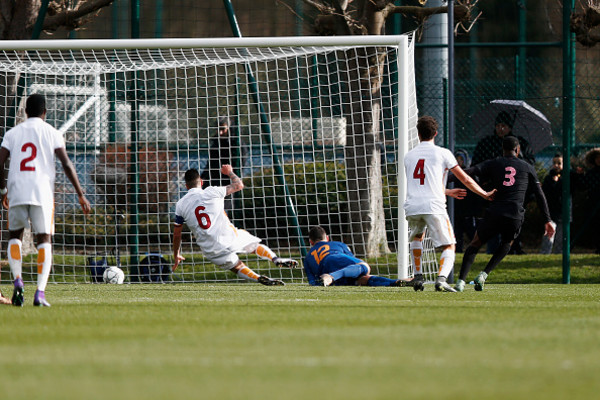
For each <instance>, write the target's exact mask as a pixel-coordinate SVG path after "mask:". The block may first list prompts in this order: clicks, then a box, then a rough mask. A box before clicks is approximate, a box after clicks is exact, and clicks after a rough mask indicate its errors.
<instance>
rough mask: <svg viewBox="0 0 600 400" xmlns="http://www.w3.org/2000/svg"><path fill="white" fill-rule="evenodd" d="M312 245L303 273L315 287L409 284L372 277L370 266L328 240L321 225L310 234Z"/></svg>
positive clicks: (346, 248)
mask: <svg viewBox="0 0 600 400" xmlns="http://www.w3.org/2000/svg"><path fill="white" fill-rule="evenodd" d="M308 235H309V241H310V245H311V246H312V247H311V248H310V250H309V251H308V254H307V256H306V258H305V259H304V271H305V272H306V277H307V278H308V283H309V284H310V285H312V286H317V285H319V286H331V285H335V286H354V285H359V286H405V285H406V281H403V280H394V279H389V278H384V277H382V276H375V275H369V274H370V272H371V267H370V266H369V264H367V263H366V262H364V261H363V260H361V259H359V258H356V257H355V256H354V254H353V253H352V251H350V249H349V248H348V246H346V245H345V244H344V243H342V242H334V241H330V240H329V236H327V232H325V229H323V228H322V227H320V226H313V227H312V228H311V229H310V231H309V234H308Z"/></svg>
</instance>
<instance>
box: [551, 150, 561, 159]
mask: <svg viewBox="0 0 600 400" xmlns="http://www.w3.org/2000/svg"><path fill="white" fill-rule="evenodd" d="M558 157H560V158H563V155H562V153H561V152H560V151H557V152H556V153H554V157H552V158H558Z"/></svg>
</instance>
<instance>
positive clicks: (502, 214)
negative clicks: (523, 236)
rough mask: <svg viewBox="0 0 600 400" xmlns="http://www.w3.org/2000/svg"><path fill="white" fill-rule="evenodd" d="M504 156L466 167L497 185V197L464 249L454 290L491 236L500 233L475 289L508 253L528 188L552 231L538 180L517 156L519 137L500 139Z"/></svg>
mask: <svg viewBox="0 0 600 400" xmlns="http://www.w3.org/2000/svg"><path fill="white" fill-rule="evenodd" d="M502 150H503V152H504V156H503V157H498V158H495V159H493V160H488V161H485V162H483V163H480V164H478V165H476V166H474V167H473V168H470V169H469V171H468V172H469V174H471V175H475V176H477V177H479V178H480V182H486V181H489V182H490V183H491V185H492V187H494V188H497V190H498V192H497V193H496V197H495V198H494V200H493V201H492V204H490V207H489V208H488V210H487V213H486V216H485V218H484V220H483V222H482V223H481V224H479V226H478V227H477V231H476V232H475V236H474V237H473V240H472V241H471V243H470V244H469V247H467V249H466V250H465V254H464V256H463V262H462V267H461V268H460V276H459V279H458V282H457V283H456V290H458V291H459V292H462V291H463V290H464V289H465V280H466V279H467V274H468V273H469V270H470V269H471V265H472V264H473V262H474V261H475V256H476V255H477V252H478V251H479V249H480V248H481V246H482V245H483V244H484V243H486V242H487V241H488V240H489V239H490V238H492V237H494V236H496V235H498V234H500V238H501V239H500V246H498V249H496V251H495V252H494V254H493V255H492V258H491V259H490V261H489V262H488V264H487V266H486V267H485V270H483V271H482V272H480V273H479V275H477V277H476V278H475V280H474V282H475V290H477V291H481V290H483V286H484V284H485V280H486V278H487V277H488V275H489V274H490V272H492V270H493V269H494V268H496V266H497V265H498V264H499V263H500V261H502V259H503V258H504V257H505V256H506V255H507V254H508V252H509V250H510V246H511V245H512V242H513V241H514V240H515V238H516V237H517V236H519V232H520V231H521V225H522V224H523V218H524V216H525V207H524V204H525V195H526V193H527V192H528V191H531V192H533V193H534V194H535V198H536V201H537V204H538V206H539V208H540V210H541V211H542V213H543V214H544V218H545V221H546V223H545V225H544V230H545V235H546V236H548V237H551V236H552V235H553V234H554V226H553V225H552V220H551V218H550V211H549V210H548V203H547V202H546V197H545V196H544V192H543V191H542V186H541V185H540V182H539V181H538V177H537V174H536V172H535V169H534V168H533V166H532V165H531V164H528V163H527V162H525V161H523V160H520V159H519V158H518V156H519V152H520V150H521V147H520V145H519V140H518V139H517V138H516V137H514V136H507V137H505V138H504V139H503V141H502Z"/></svg>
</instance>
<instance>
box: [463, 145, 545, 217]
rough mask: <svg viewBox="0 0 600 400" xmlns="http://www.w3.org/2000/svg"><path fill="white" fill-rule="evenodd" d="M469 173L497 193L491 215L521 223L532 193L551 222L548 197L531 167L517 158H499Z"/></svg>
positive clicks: (486, 162)
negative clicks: (528, 195) (527, 201)
mask: <svg viewBox="0 0 600 400" xmlns="http://www.w3.org/2000/svg"><path fill="white" fill-rule="evenodd" d="M468 172H469V173H470V174H473V175H476V176H477V177H479V180H480V181H481V182H485V181H487V182H489V183H490V186H491V187H493V188H494V189H497V190H498V191H497V193H496V196H495V198H494V200H493V201H492V203H491V204H490V206H489V208H488V212H489V213H490V214H492V215H498V216H504V217H507V218H513V219H518V220H522V219H523V217H524V216H525V198H526V195H527V191H528V190H529V191H531V192H532V193H534V194H535V197H536V200H537V203H538V206H539V207H540V210H541V211H542V213H543V214H544V218H546V222H548V221H550V213H549V211H548V204H547V202H546V197H545V196H544V192H542V188H541V185H540V182H539V180H538V177H537V174H536V172H535V170H534V168H533V166H532V165H531V164H528V163H527V162H525V161H523V160H520V159H518V158H517V157H514V156H508V157H498V158H495V159H493V160H488V161H484V162H482V163H480V164H477V165H475V166H474V167H473V168H470V169H469V171H468Z"/></svg>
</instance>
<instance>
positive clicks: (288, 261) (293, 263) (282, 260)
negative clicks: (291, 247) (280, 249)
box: [273, 257, 298, 268]
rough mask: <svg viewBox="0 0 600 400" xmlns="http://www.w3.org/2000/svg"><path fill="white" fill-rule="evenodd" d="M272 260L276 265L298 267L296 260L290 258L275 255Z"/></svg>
mask: <svg viewBox="0 0 600 400" xmlns="http://www.w3.org/2000/svg"><path fill="white" fill-rule="evenodd" d="M273 262H274V263H275V265H277V266H278V267H287V268H298V261H296V260H292V259H291V258H281V257H276V258H274V259H273Z"/></svg>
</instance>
